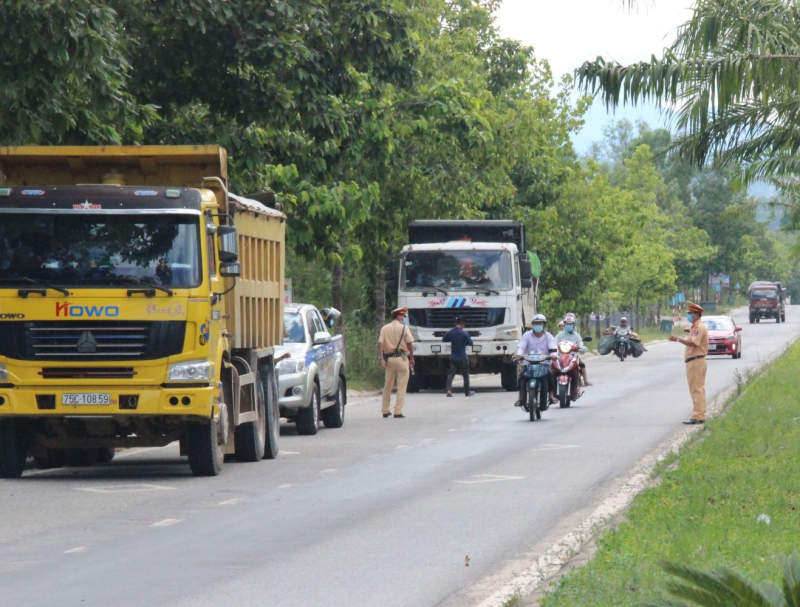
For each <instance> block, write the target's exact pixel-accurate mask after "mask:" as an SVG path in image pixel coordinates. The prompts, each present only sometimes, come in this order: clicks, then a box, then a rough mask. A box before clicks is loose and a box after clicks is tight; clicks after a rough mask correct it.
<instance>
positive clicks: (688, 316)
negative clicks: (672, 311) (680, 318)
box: [686, 313, 694, 322]
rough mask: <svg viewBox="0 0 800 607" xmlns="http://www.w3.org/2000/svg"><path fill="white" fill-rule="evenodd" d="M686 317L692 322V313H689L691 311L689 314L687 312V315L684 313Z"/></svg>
mask: <svg viewBox="0 0 800 607" xmlns="http://www.w3.org/2000/svg"><path fill="white" fill-rule="evenodd" d="M686 319H687V320H688V321H689V322H694V314H691V313H690V314H687V315H686Z"/></svg>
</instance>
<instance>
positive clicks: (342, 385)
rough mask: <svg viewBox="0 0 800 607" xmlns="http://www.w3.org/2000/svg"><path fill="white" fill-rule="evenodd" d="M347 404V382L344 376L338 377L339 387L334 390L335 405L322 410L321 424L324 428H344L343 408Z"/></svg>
mask: <svg viewBox="0 0 800 607" xmlns="http://www.w3.org/2000/svg"><path fill="white" fill-rule="evenodd" d="M346 404H347V380H346V379H345V377H344V375H340V376H339V387H338V388H337V390H336V403H335V404H334V405H333V406H332V407H328V408H326V409H323V410H322V422H323V423H324V424H325V427H326V428H341V427H342V426H344V407H345V405H346Z"/></svg>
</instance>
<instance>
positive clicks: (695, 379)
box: [669, 302, 708, 425]
mask: <svg viewBox="0 0 800 607" xmlns="http://www.w3.org/2000/svg"><path fill="white" fill-rule="evenodd" d="M686 307H687V309H688V313H687V316H688V318H689V320H690V321H691V323H692V326H691V327H690V328H689V337H687V338H683V337H677V336H675V335H670V337H669V340H670V341H677V342H680V343H682V344H683V345H684V346H686V353H685V355H684V359H685V360H686V379H688V380H689V392H690V393H691V395H692V403H693V405H694V410H693V412H692V417H691V419H689V420H687V421H685V422H683V423H684V424H687V425H693V424H703V423H705V421H706V355H707V354H708V329H706V326H705V325H704V324H703V322H702V320H701V317H702V315H703V308H701V307H700V306H698V305H697V304H695V303H691V302H688V303H687V306H686Z"/></svg>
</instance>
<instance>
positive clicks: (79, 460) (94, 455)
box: [64, 449, 100, 468]
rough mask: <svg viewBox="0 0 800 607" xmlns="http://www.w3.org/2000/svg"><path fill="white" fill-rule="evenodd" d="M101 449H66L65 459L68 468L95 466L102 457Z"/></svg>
mask: <svg viewBox="0 0 800 607" xmlns="http://www.w3.org/2000/svg"><path fill="white" fill-rule="evenodd" d="M99 451H100V450H99V449H65V450H64V457H65V459H66V461H67V466H70V467H73V468H86V467H89V466H94V465H95V464H96V463H97V460H98V459H99V457H100V453H99Z"/></svg>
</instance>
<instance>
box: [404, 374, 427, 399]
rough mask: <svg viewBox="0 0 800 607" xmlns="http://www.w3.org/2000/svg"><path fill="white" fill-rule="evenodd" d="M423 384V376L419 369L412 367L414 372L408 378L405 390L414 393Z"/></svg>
mask: <svg viewBox="0 0 800 607" xmlns="http://www.w3.org/2000/svg"><path fill="white" fill-rule="evenodd" d="M424 385H425V376H424V375H423V374H422V370H421V369H414V374H413V375H411V376H409V378H408V388H406V392H410V393H412V394H416V393H417V392H419V391H420V390H422V387H423V386H424Z"/></svg>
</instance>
